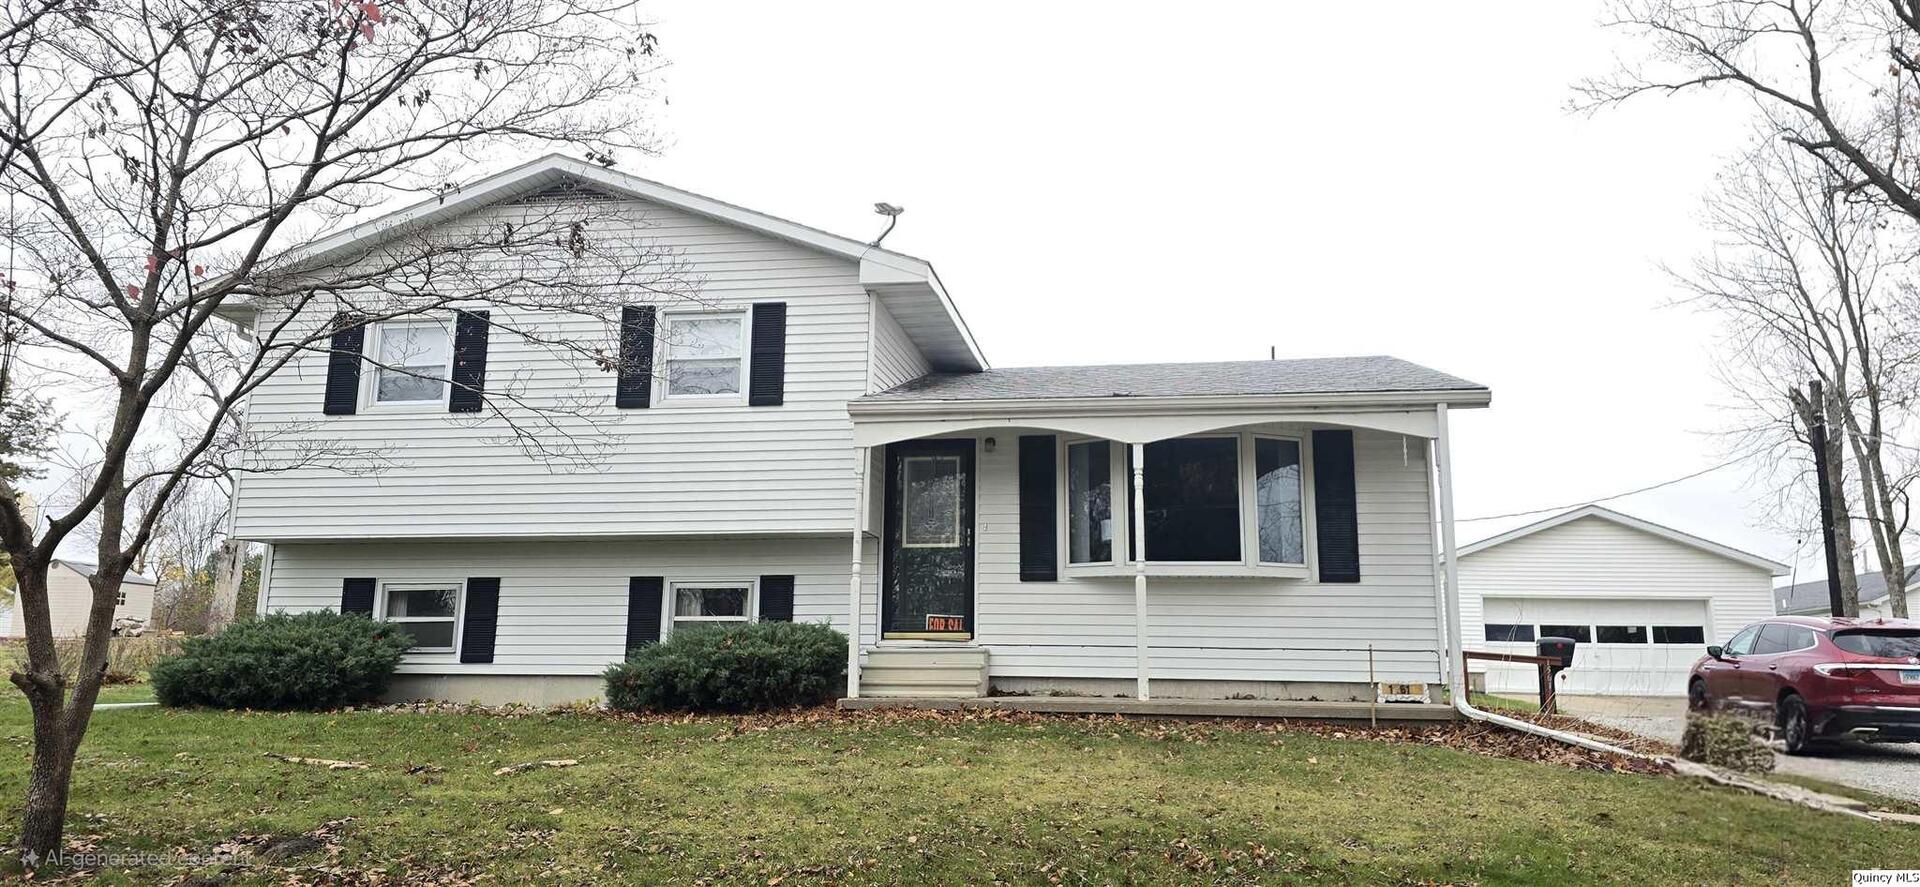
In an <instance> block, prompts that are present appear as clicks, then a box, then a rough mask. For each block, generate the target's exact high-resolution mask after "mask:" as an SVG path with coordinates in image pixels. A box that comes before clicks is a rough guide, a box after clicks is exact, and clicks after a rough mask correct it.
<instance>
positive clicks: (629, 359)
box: [613, 305, 654, 409]
mask: <svg viewBox="0 0 1920 887" xmlns="http://www.w3.org/2000/svg"><path fill="white" fill-rule="evenodd" d="M653 315H654V310H653V306H652V305H628V306H626V307H624V308H621V309H620V367H619V374H620V379H619V382H618V383H617V385H616V387H615V388H614V393H613V405H614V406H616V407H622V408H626V409H645V408H646V407H648V406H651V405H652V403H653Z"/></svg>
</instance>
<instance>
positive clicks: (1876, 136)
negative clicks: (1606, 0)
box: [1577, 0, 1920, 219]
mask: <svg viewBox="0 0 1920 887" xmlns="http://www.w3.org/2000/svg"><path fill="white" fill-rule="evenodd" d="M1604 23H1605V24H1606V25H1607V26H1609V27H1612V28H1615V29H1618V30H1621V31H1624V32H1627V33H1629V34H1631V35H1633V36H1634V37H1635V38H1637V40H1638V42H1639V43H1640V45H1641V46H1642V47H1643V48H1644V50H1645V52H1644V53H1643V54H1641V55H1640V56H1638V57H1634V58H1629V59H1628V60H1627V61H1626V62H1625V63H1623V65H1622V66H1621V67H1620V69H1619V70H1617V71H1615V72H1613V73H1612V74H1610V75H1607V76H1604V77H1598V78H1595V79H1592V80H1589V81H1587V82H1585V83H1582V84H1580V85H1579V86H1578V87H1577V90H1578V94H1579V96H1580V99H1579V101H1578V105H1579V106H1581V107H1585V108H1589V109H1592V108H1599V107H1604V106H1607V105H1611V104H1615V103H1618V102H1622V101H1625V100H1627V99H1630V98H1633V97H1635V96H1640V95H1646V94H1655V95H1672V94H1677V93H1686V92H1691V91H1699V90H1708V89H1723V90H1734V91H1736V92H1738V93H1739V94H1741V95H1744V96H1747V97H1749V98H1751V99H1752V100H1753V101H1754V102H1755V104H1756V105H1757V107H1758V108H1759V110H1760V113H1761V117H1762V119H1763V120H1764V125H1765V126H1766V129H1767V131H1768V133H1769V135H1771V136H1772V137H1774V138H1778V139H1780V140H1782V141H1784V142H1786V143H1787V144H1790V145H1792V146H1793V147H1794V148H1795V149H1797V150H1799V151H1801V152H1803V153H1804V154H1806V156H1807V157H1809V158H1812V159H1813V160H1814V161H1816V162H1817V163H1819V164H1820V165H1821V166H1822V167H1824V168H1825V169H1826V170H1827V172H1828V173H1830V174H1831V175H1832V176H1833V177H1834V179H1835V180H1836V181H1837V183H1838V186H1839V188H1840V189H1841V191H1842V192H1844V193H1847V194H1851V195H1865V196H1870V197H1872V198H1873V199H1875V200H1877V201H1880V202H1883V203H1885V204H1887V205H1888V206H1890V207H1892V208H1894V209H1895V210H1897V211H1898V212H1900V213H1903V214H1905V215H1907V216H1909V217H1912V218H1915V219H1920V180H1916V178H1915V172H1916V170H1915V167H1914V164H1915V160H1916V158H1915V156H1914V149H1915V146H1916V145H1920V104H1916V99H1920V0H1696V2H1676V0H1620V2H1616V3H1614V4H1613V5H1612V6H1611V7H1609V10H1608V12H1607V13H1606V15H1605V18H1604Z"/></svg>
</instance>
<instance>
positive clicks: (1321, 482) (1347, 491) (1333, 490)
mask: <svg viewBox="0 0 1920 887" xmlns="http://www.w3.org/2000/svg"><path fill="white" fill-rule="evenodd" d="M1355 494H1356V491H1355V487H1354V482H1353V432H1351V431H1315V432H1314V433H1313V517H1314V533H1315V534H1316V536H1317V538H1318V539H1319V545H1318V546H1316V548H1317V550H1318V551H1319V553H1320V581H1321V582H1359V581H1360V510H1359V507H1358V505H1357V504H1356V503H1355V498H1356V495H1355Z"/></svg>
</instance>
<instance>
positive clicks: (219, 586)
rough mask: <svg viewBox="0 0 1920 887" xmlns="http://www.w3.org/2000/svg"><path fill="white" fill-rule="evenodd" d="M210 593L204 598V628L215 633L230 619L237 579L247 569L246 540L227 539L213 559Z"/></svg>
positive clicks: (237, 591) (236, 596)
mask: <svg viewBox="0 0 1920 887" xmlns="http://www.w3.org/2000/svg"><path fill="white" fill-rule="evenodd" d="M214 564H215V566H214V575H213V596H212V597H211V598H210V599H209V600H208V601H207V631H208V633H213V632H218V631H219V630H221V629H223V628H226V627H227V626H228V625H229V624H231V623H232V622H233V617H234V609H235V608H236V607H237V606H238V605H239V601H240V580H241V577H242V576H243V575H244V574H245V572H246V569H247V543H245V542H242V541H240V540H238V539H228V540H227V541H226V542H224V543H221V545H220V556H219V557H218V558H216V559H215V561H214Z"/></svg>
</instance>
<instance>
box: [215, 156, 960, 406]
mask: <svg viewBox="0 0 1920 887" xmlns="http://www.w3.org/2000/svg"><path fill="white" fill-rule="evenodd" d="M569 192H572V193H576V194H579V195H581V196H583V197H585V196H587V195H610V196H614V197H626V198H632V199H638V200H646V201H649V202H653V203H658V204H661V205H664V206H668V207H672V208H674V209H678V210H682V211H685V212H689V213H693V214H695V215H698V216H703V217H706V218H709V219H712V220H714V221H717V222H720V223H722V224H727V225H733V226H735V227H739V228H743V229H745V230H749V231H754V232H757V233H760V234H764V235H767V236H770V237H775V238H778V239H781V240H785V241H788V242H790V243H794V244H797V245H799V246H802V247H806V248H808V249H813V250H817V251H820V252H823V253H826V254H828V255H833V256H838V257H840V258H844V259H847V260H848V261H851V262H854V263H856V264H857V265H859V267H860V282H861V284H862V285H863V286H865V287H866V288H867V289H868V291H870V292H872V293H873V294H874V295H875V296H876V297H877V298H879V299H880V300H881V302H882V303H883V304H887V306H888V309H889V310H890V311H892V312H893V313H894V314H896V315H898V314H901V313H903V311H909V312H911V311H912V309H913V308H915V307H922V308H924V307H931V308H933V309H935V310H933V311H931V312H929V311H926V310H921V311H918V312H913V313H916V315H918V316H926V315H929V314H931V316H932V317H934V318H937V319H938V320H937V321H936V322H924V321H923V322H921V323H918V324H915V325H914V326H912V327H909V328H908V329H907V333H908V335H909V337H911V338H912V339H913V340H914V344H915V345H917V346H919V348H920V350H921V351H922V352H923V353H925V354H926V355H927V358H928V360H929V361H931V362H933V363H934V365H935V366H936V367H938V368H940V369H946V370H957V371H977V370H981V369H985V368H986V366H987V362H986V356H985V355H984V354H983V353H982V352H981V350H980V346H979V344H978V343H976V342H975V341H974V339H973V333H972V331H971V330H969V329H968V328H967V324H966V321H965V320H963V319H962V318H961V317H960V312H959V310H958V309H957V308H956V307H954V305H953V301H952V299H950V298H949V297H948V296H947V292H946V288H945V286H943V285H942V284H941V283H940V278H939V277H938V276H937V275H935V274H934V272H933V266H932V265H930V264H928V263H927V262H925V261H923V260H921V259H917V258H914V257H913V256H909V255H906V254H904V253H897V252H894V251H892V250H887V249H881V248H880V247H877V246H872V245H870V244H866V243H862V242H860V241H857V240H853V239H851V238H847V237H842V236H840V235H838V234H832V233H829V232H826V231H822V230H820V229H818V228H812V227H808V226H806V225H802V224H799V223H797V222H790V221H787V220H786V219H782V218H778V217H776V216H770V215H767V214H766V213H762V212H756V211H754V210H750V209H747V208H745V207H741V206H736V205H734V204H731V203H726V202H724V201H720V200H715V199H713V198H711V197H707V196H704V195H700V194H695V193H693V192H691V191H685V190H681V189H679V188H674V187H672V186H669V185H664V184H661V183H659V182H655V181H652V180H650V179H643V178H641V177H639V176H636V175H632V174H629V173H624V172H619V171H616V170H612V169H608V168H606V167H603V166H600V165H598V164H594V163H588V162H586V161H583V160H576V159H574V158H571V157H566V156H563V155H560V154H548V155H546V156H544V157H540V158H538V159H535V160H531V161H528V162H526V163H523V164H520V165H519V166H516V167H513V168H512V169H509V170H506V171H504V172H499V173H495V174H493V175H490V176H486V177H484V178H482V179H480V180H478V181H476V182H472V183H470V184H467V185H463V186H461V187H459V188H456V189H454V190H452V191H449V192H447V193H445V194H441V195H438V196H435V197H430V198H427V199H426V200H422V201H419V202H418V203H414V204H412V205H411V206H407V207H404V208H401V209H398V210H395V211H393V212H390V213H387V214H385V215H382V216H379V217H378V218H374V219H370V220H368V221H365V222H361V223H360V224H358V225H354V226H353V227H350V228H347V229H346V230H344V231H340V232H338V233H335V234H333V235H330V236H328V237H323V238H321V239H319V240H316V241H314V242H312V243H309V244H305V245H303V246H300V247H295V248H293V249H290V250H287V251H285V252H283V253H280V254H279V255H277V256H275V257H274V258H273V260H272V261H271V262H270V263H268V264H269V265H270V267H272V268H273V270H275V271H281V272H284V271H290V270H295V269H299V268H303V267H312V266H314V265H319V264H324V263H326V262H328V261H331V260H335V259H339V258H342V257H345V256H348V255H352V254H354V253H355V252H357V251H361V250H364V249H366V248H367V247H368V246H371V245H372V244H375V243H378V242H380V241H383V240H387V239H390V238H393V237H396V236H399V235H401V234H404V233H406V232H409V231H417V230H420V229H422V228H427V227H432V226H434V225H438V224H441V223H443V222H446V221H449V220H451V219H454V218H457V217H459V216H463V215H466V214H467V213H470V212H474V211H476V210H479V209H481V208H484V207H486V206H490V205H493V204H495V203H499V202H502V201H508V200H516V199H521V200H535V201H541V200H551V199H554V197H555V196H556V195H558V196H560V197H562V198H563V199H564V197H565V195H567V194H568V193H569ZM248 311H250V308H237V309H236V310H234V311H225V312H223V313H224V314H226V315H228V316H229V317H231V318H233V319H241V318H239V317H235V315H244V314H245V313H247V312H248Z"/></svg>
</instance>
